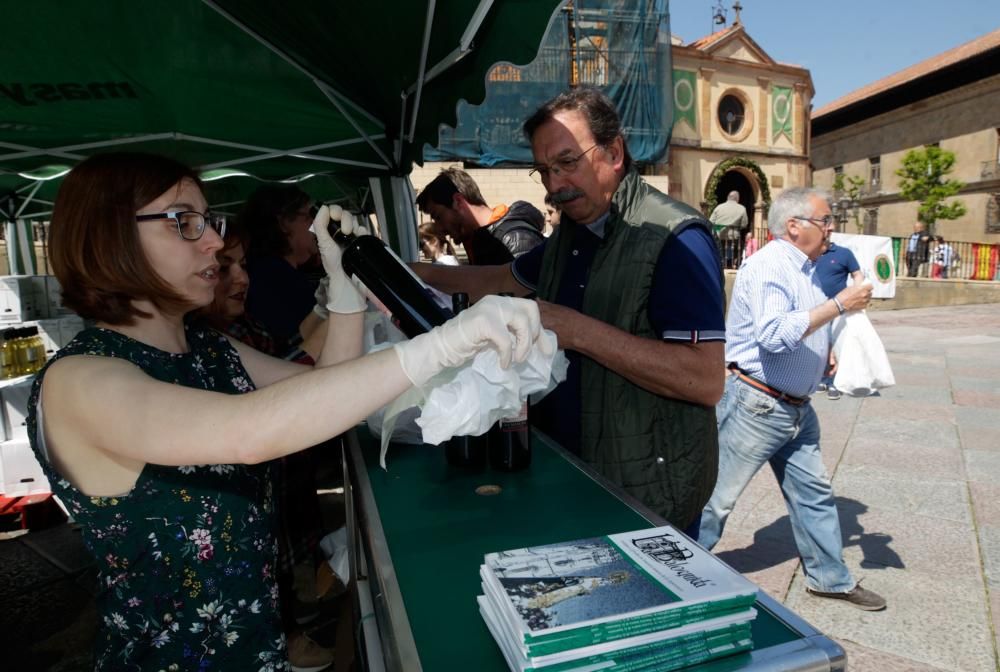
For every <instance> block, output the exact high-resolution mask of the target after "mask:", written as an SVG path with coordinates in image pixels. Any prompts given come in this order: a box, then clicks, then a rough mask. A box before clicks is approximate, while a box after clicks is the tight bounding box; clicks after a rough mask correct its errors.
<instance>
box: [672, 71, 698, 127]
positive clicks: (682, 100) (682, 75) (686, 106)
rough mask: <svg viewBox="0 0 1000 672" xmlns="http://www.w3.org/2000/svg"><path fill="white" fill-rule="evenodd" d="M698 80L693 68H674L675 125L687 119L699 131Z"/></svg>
mask: <svg viewBox="0 0 1000 672" xmlns="http://www.w3.org/2000/svg"><path fill="white" fill-rule="evenodd" d="M697 90H698V80H697V78H696V77H695V73H694V72H693V71H691V70H674V126H676V125H677V124H679V123H680V122H682V121H686V122H687V123H688V125H689V126H690V127H691V130H692V131H697V130H698V126H697V121H698V119H697V115H696V113H695V110H696V109H697V104H696V103H697V96H696V95H695V92H696V91H697Z"/></svg>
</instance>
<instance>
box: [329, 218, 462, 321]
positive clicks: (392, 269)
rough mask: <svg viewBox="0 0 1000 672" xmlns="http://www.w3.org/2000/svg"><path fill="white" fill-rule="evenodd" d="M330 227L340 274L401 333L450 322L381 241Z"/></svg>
mask: <svg viewBox="0 0 1000 672" xmlns="http://www.w3.org/2000/svg"><path fill="white" fill-rule="evenodd" d="M334 226H335V224H333V223H331V232H330V233H331V235H332V236H333V239H334V240H335V241H336V242H337V244H339V245H340V246H341V247H342V248H343V257H342V259H341V263H342V264H343V266H344V271H345V272H346V273H347V274H348V275H356V276H357V277H358V279H359V280H361V282H363V283H365V286H366V287H367V288H368V289H369V290H370V291H371V293H372V294H374V295H375V296H376V297H377V298H378V300H379V301H381V302H382V303H383V304H385V307H386V308H388V309H389V311H390V312H391V313H392V317H393V319H394V320H395V321H396V323H397V325H398V326H399V328H400V329H401V330H402V331H403V333H404V334H406V335H407V336H409V337H410V338H413V337H414V336H418V335H420V334H423V333H426V332H428V331H430V330H431V329H433V328H434V327H437V326H440V325H442V324H444V323H445V322H447V321H448V320H449V319H451V317H452V314H451V312H450V311H449V310H448V309H447V308H442V307H441V306H439V305H438V304H437V303H436V302H435V301H434V299H433V298H432V297H431V295H430V293H429V292H428V290H427V286H426V285H425V284H424V283H423V281H422V280H421V279H420V278H418V277H417V276H416V275H415V274H414V273H413V271H411V270H410V269H409V267H408V266H407V265H406V263H404V262H403V260H402V259H400V258H399V257H397V256H396V254H395V253H394V252H393V251H392V250H391V249H389V247H388V246H387V245H386V244H385V243H384V242H382V240H381V239H379V238H377V237H375V236H372V235H362V236H357V235H354V234H346V233H344V232H343V231H341V230H340V229H339V228H337V229H333V227H334Z"/></svg>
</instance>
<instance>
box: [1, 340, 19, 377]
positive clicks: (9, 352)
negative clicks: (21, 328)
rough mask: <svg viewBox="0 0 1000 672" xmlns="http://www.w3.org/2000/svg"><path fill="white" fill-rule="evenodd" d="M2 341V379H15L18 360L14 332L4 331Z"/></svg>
mask: <svg viewBox="0 0 1000 672" xmlns="http://www.w3.org/2000/svg"><path fill="white" fill-rule="evenodd" d="M2 338H3V340H2V341H0V379H3V380H7V379H8V378H14V377H16V376H17V375H18V373H17V370H18V369H17V359H16V358H15V357H14V330H13V329H4V331H3V336H2Z"/></svg>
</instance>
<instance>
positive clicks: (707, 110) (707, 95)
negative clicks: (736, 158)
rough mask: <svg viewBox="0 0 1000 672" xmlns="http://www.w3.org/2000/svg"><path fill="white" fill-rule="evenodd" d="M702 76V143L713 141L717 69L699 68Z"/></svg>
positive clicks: (700, 110)
mask: <svg viewBox="0 0 1000 672" xmlns="http://www.w3.org/2000/svg"><path fill="white" fill-rule="evenodd" d="M698 72H699V73H700V74H701V107H700V109H699V112H701V142H702V144H704V143H706V142H708V141H710V140H711V139H712V75H714V74H715V68H698Z"/></svg>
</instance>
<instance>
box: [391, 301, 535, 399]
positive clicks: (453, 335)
mask: <svg viewBox="0 0 1000 672" xmlns="http://www.w3.org/2000/svg"><path fill="white" fill-rule="evenodd" d="M541 333H542V321H541V318H540V317H539V315H538V304H536V303H535V302H534V301H529V300H527V299H514V298H510V297H503V296H487V297H486V298H484V299H482V300H481V301H479V302H478V303H476V305H474V306H472V307H471V308H469V309H468V310H464V311H462V312H461V313H459V315H458V317H455V318H452V319H450V320H448V321H447V322H445V323H444V324H443V325H441V326H440V327H435V328H434V329H431V330H430V331H429V332H427V333H426V334H421V335H420V336H417V337H415V338H413V339H411V340H409V341H404V342H402V343H397V344H395V345H394V346H393V348H394V349H395V350H396V355H397V356H398V357H399V363H400V365H401V366H402V367H403V373H405V374H406V377H407V378H409V379H410V381H411V382H412V383H413V384H414V385H417V386H420V385H423V384H424V383H426V382H427V381H428V380H430V379H431V378H432V377H433V376H434V375H435V374H437V373H438V372H439V371H441V370H442V369H446V368H449V367H454V366H459V365H460V364H463V363H465V362H466V361H467V360H469V359H472V358H473V357H474V356H475V355H476V353H477V352H479V351H480V350H484V349H486V348H494V349H495V350H496V351H497V354H498V355H499V359H500V366H501V367H503V368H507V367H508V366H510V363H511V361H515V362H523V361H524V360H525V358H527V356H528V353H529V352H530V351H531V346H532V345H533V344H534V343H535V341H536V340H537V339H538V337H539V335H540V334H541Z"/></svg>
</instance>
